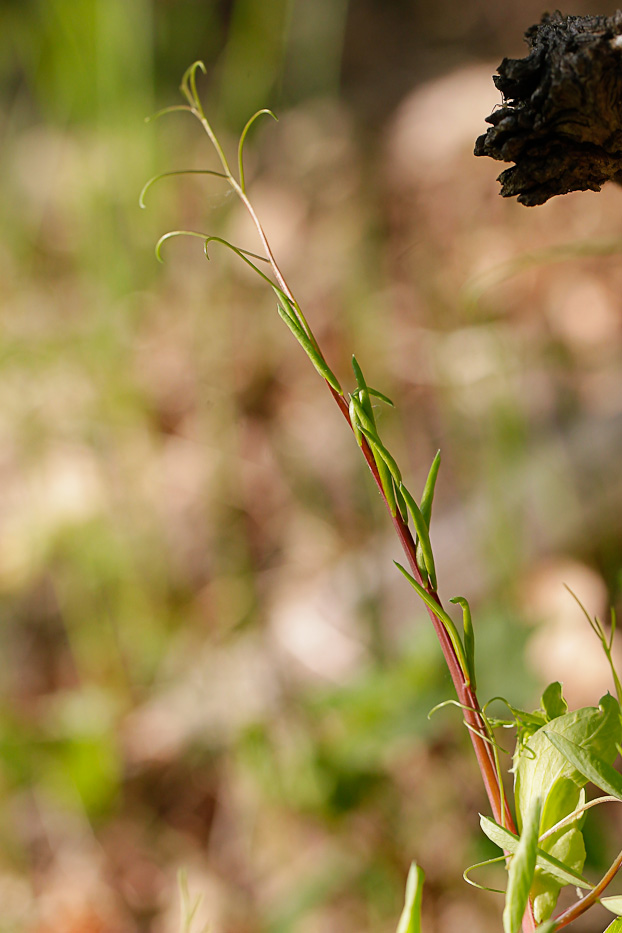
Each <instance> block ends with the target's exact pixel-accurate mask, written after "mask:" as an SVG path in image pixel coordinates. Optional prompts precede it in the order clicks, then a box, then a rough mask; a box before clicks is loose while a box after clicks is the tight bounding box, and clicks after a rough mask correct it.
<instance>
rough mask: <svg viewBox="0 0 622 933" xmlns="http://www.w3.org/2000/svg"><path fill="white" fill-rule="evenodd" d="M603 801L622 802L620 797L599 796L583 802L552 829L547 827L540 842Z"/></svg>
mask: <svg viewBox="0 0 622 933" xmlns="http://www.w3.org/2000/svg"><path fill="white" fill-rule="evenodd" d="M601 803H622V800H620V798H619V797H610V796H606V797H597V798H596V800H588V802H587V803H584V804H582V805H581V806H580V807H577V808H576V810H573V811H572V813H569V814H568V815H567V816H565V817H564V818H563V820H560V821H559V822H558V823H555V825H554V826H551V828H550V829H547V831H546V832H545V833H542V835H541V836H540V842H542V841H543V840H544V839H548V837H549V836H552V835H553V834H554V833H556V832H557V830H558V829H561V828H562V826H566V825H567V824H568V823H574V821H575V820H576V819H577V817H579V816H581V814H582V813H584V812H585V811H586V810H589V809H590V808H591V807H597V806H599V804H601Z"/></svg>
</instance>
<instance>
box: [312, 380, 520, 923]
mask: <svg viewBox="0 0 622 933" xmlns="http://www.w3.org/2000/svg"><path fill="white" fill-rule="evenodd" d="M327 385H328V383H327ZM328 388H329V389H330V392H331V394H332V396H333V398H334V400H335V402H336V404H337V406H338V407H339V409H340V411H341V413H342V415H343V416H344V418H345V419H346V421H347V422H348V424H349V425H350V427H351V428H352V423H351V421H350V414H349V411H348V405H347V402H346V400H345V399H344V397H343V396H341V395H339V394H338V393H337V392H335V390H334V389H333V388H332V386H330V385H328ZM361 450H362V452H363V456H364V457H365V460H366V461H367V465H368V467H369V469H370V470H371V473H372V475H373V477H374V480H375V482H376V485H377V487H378V490H379V492H380V495H381V496H382V498H383V500H384V502H385V504H386V506H387V508H389V504H388V502H387V500H386V496H385V494H384V490H383V488H382V482H381V480H380V476H379V474H378V467H377V466H376V461H375V459H374V455H373V453H372V450H371V448H370V446H369V444H368V443H367V441H366V440H365V438H363V439H362V445H361ZM389 512H390V509H389ZM391 519H392V521H393V525H394V527H395V530H396V532H397V536H398V538H399V540H400V544H401V545H402V548H403V550H404V553H405V555H406V558H407V560H408V564H409V566H410V569H411V572H412V574H413V576H414V578H415V579H416V580H417V582H418V583H420V584H421V585H422V586H423V585H425V584H424V581H423V578H422V576H421V572H420V570H419V567H418V565H417V557H416V553H417V547H416V544H415V542H414V540H413V536H412V533H411V531H410V528H409V527H408V526H407V525H406V524H405V522H404V521H403V519H402V517H401V515H400V513H399V510H398V511H397V512H396V514H395V515H393V514H391ZM426 589H427V590H428V592H429V593H430V595H431V596H432V597H433V598H434V600H435V601H436V602H437V603H438V605H439V607H440V608H442V605H441V601H440V599H439V596H438V593H437V592H436V591H434V590H431V589H429V587H426ZM426 608H427V611H428V614H429V616H430V619H431V621H432V625H433V626H434V631H435V632H436V635H437V637H438V640H439V642H440V645H441V650H442V652H443V657H444V659H445V663H446V664H447V667H448V669H449V673H450V675H451V679H452V681H453V684H454V688H455V690H456V694H457V697H458V701H459V702H460V704H461V705H462V707H463V710H464V719H465V723H466V725H467V726H468V727H469V735H470V736H471V742H472V744H473V749H474V751H475V757H476V759H477V763H478V765H479V770H480V773H481V776H482V780H483V782H484V787H485V788H486V794H487V796H488V800H489V802H490V806H491V809H492V812H493V816H494V818H495V820H496V821H497V823H499V824H500V825H501V826H505V827H506V829H509V830H510V832H513V833H515V834H517V830H516V826H515V823H514V819H513V817H512V813H511V811H510V808H509V806H508V802H507V799H506V797H505V795H504V794H503V792H502V790H501V787H500V784H499V778H498V776H497V769H496V767H495V761H494V756H493V753H492V746H491V740H492V736H490V735H489V729H488V726H487V724H486V722H485V721H484V719H483V717H482V712H481V707H480V705H479V701H478V699H477V695H476V693H475V691H474V690H473V689H472V687H471V686H470V685H469V684H467V683H466V682H465V679H464V674H463V671H462V668H461V666H460V664H459V662H458V658H457V656H456V652H455V650H454V647H453V645H452V643H451V639H450V638H449V635H448V634H447V631H446V629H445V626H444V625H443V623H442V622H441V620H440V619H439V618H438V616H437V615H435V613H434V612H433V611H432V610H431V609H430V608H429V607H426ZM535 926H536V925H535V920H534V917H533V911H532V907H531V904H530V905H529V906H528V909H527V911H526V912H525V917H524V918H523V933H533V931H534V930H535Z"/></svg>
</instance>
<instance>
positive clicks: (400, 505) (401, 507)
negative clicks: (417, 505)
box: [395, 486, 408, 525]
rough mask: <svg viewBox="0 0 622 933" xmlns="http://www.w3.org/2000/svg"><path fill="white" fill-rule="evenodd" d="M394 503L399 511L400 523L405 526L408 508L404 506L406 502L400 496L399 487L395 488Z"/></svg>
mask: <svg viewBox="0 0 622 933" xmlns="http://www.w3.org/2000/svg"><path fill="white" fill-rule="evenodd" d="M395 501H396V502H397V507H398V509H399V510H400V515H401V516H402V521H403V522H404V524H405V525H407V524H408V506H407V505H406V500H405V499H404V496H403V495H402V494H401V492H400V490H399V487H398V486H396V487H395Z"/></svg>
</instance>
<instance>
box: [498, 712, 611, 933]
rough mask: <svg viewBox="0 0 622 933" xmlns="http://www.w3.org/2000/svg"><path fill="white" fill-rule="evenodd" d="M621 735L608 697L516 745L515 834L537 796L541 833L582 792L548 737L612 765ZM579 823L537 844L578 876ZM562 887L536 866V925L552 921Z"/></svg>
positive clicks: (581, 852)
mask: <svg viewBox="0 0 622 933" xmlns="http://www.w3.org/2000/svg"><path fill="white" fill-rule="evenodd" d="M621 731H622V730H621V726H620V715H619V706H618V703H617V700H616V699H615V698H614V697H612V696H610V695H609V694H607V695H606V696H604V697H603V698H602V699H601V701H600V704H599V706H598V707H592V706H588V707H584V708H583V709H580V710H575V711H574V712H572V713H565V714H564V715H563V716H557V717H556V718H555V719H553V720H551V721H550V722H548V723H546V724H545V726H544V728H539V729H537V730H536V731H535V732H534V734H533V735H531V736H529V738H528V741H527V742H523V743H522V744H521V743H519V745H518V748H517V751H516V753H515V756H514V771H515V775H516V779H515V800H516V814H517V823H518V827H519V829H520V827H521V822H522V820H523V818H524V814H525V813H526V812H527V811H528V809H529V807H530V805H531V801H532V800H533V799H534V798H536V797H540V798H541V799H542V801H543V807H542V820H541V832H542V833H544V832H546V831H547V830H549V829H551V828H552V827H553V826H555V825H556V824H557V823H558V822H559V821H560V820H562V819H564V817H566V816H568V815H569V814H571V813H572V812H573V811H574V810H575V809H576V808H577V805H578V803H579V800H580V798H581V793H582V791H581V788H583V787H584V786H585V784H586V783H587V779H586V778H585V777H584V776H583V775H582V774H581V772H580V771H579V770H578V769H577V768H576V767H575V765H574V764H573V763H572V762H571V761H570V760H569V759H568V758H567V757H566V756H565V755H564V754H562V752H560V751H559V749H558V748H557V747H556V746H555V745H554V744H553V742H552V741H551V735H556V736H559V735H561V736H563V738H566V739H569V740H570V741H572V742H575V743H576V744H577V745H579V746H581V747H583V748H587V749H589V750H590V751H591V752H593V753H594V754H597V755H599V756H600V757H602V758H604V759H607V760H608V761H611V762H612V761H613V759H614V758H615V755H616V749H615V743H616V741H618V740H619V737H620V733H621ZM580 819H581V818H580V817H579V818H577V820H576V821H574V822H572V823H570V824H566V825H565V826H563V827H561V828H560V829H559V830H557V831H556V832H555V833H553V834H552V835H550V836H548V837H547V838H546V839H544V840H542V842H541V844H540V848H541V849H543V850H544V851H545V852H547V853H549V854H550V855H552V856H554V857H555V858H557V859H558V860H559V861H560V862H562V863H563V864H564V865H565V866H567V867H569V868H571V869H573V870H574V871H577V872H581V871H582V869H583V864H584V862H585V845H584V843H583V836H582V834H581V831H580V828H579V827H580ZM561 887H562V885H561V884H560V882H559V880H558V879H557V878H555V877H554V876H553V875H552V873H551V872H549V871H548V870H543V869H541V868H540V867H538V869H537V871H536V877H535V881H534V886H533V890H532V896H533V905H534V913H535V917H536V920H537V921H538V922H541V921H543V920H546V919H548V918H549V917H550V916H551V914H552V912H553V909H554V907H555V904H556V902H557V897H558V895H559V891H560V889H561Z"/></svg>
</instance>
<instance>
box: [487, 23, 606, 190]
mask: <svg viewBox="0 0 622 933" xmlns="http://www.w3.org/2000/svg"><path fill="white" fill-rule="evenodd" d="M525 39H526V41H527V43H528V45H529V54H528V55H527V56H526V58H504V59H503V61H502V62H501V64H500V65H499V68H498V69H497V70H498V74H496V75H494V76H493V80H494V82H495V84H496V86H497V87H498V88H499V90H500V91H501V94H502V95H503V105H502V106H500V107H499V109H496V110H494V111H493V112H492V113H491V114H490V116H489V117H487V118H486V122H487V123H490V124H491V127H490V129H489V130H488V131H487V132H486V133H484V134H483V135H482V136H480V137H479V138H478V139H477V141H476V143H475V155H478V156H484V155H485V156H490V157H491V158H492V159H498V160H499V161H501V162H514V163H515V165H513V166H512V167H511V168H508V169H506V170H505V171H504V172H502V173H501V175H499V179H498V180H499V181H500V182H501V192H500V193H501V195H502V196H503V197H504V198H509V197H514V196H516V197H517V198H518V200H519V201H520V203H521V204H526V205H528V206H533V205H535V204H544V202H545V201H548V199H549V198H552V197H553V196H554V195H556V194H567V193H568V192H569V191H577V190H578V191H586V190H590V191H600V188H601V186H602V185H603V184H604V183H605V182H606V181H610V180H613V181H616V182H618V183H622V11H620V10H618V11H617V12H616V13H615V14H614V15H613V16H609V17H607V16H562V14H561V13H559V12H557V13H552V14H545V15H544V16H543V17H542V20H541V22H540V23H539V25H537V26H532V27H531V28H530V29H528V30H527V32H526V33H525Z"/></svg>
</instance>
